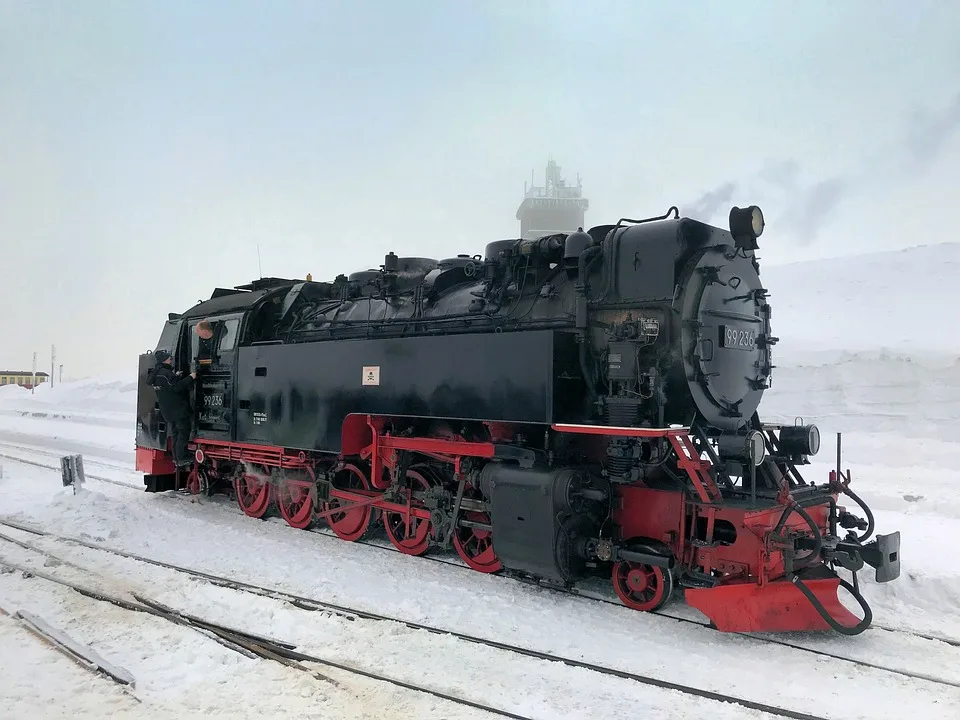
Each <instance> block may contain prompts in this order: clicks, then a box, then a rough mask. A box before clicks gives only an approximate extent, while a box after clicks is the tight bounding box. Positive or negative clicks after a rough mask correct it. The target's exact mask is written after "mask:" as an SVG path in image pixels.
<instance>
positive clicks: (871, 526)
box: [841, 484, 876, 543]
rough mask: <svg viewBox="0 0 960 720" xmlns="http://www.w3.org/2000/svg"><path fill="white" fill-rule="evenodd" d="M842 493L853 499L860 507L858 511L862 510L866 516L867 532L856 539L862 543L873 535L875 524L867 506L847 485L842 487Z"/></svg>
mask: <svg viewBox="0 0 960 720" xmlns="http://www.w3.org/2000/svg"><path fill="white" fill-rule="evenodd" d="M841 489H842V491H843V492H844V493H845V494H847V495H849V496H850V497H851V498H853V501H854V502H855V503H856V504H857V505H859V506H860V509H861V510H863V513H864V515H866V516H867V530H866V532H864V533H863V535H861V536H860V537H858V538H857V541H858V542H860V543H862V542H863V541H864V540H866V539H867V538H868V537H870V536H871V535H873V531H874V529H875V528H876V522H875V521H874V519H873V513H872V512H871V511H870V508H869V507H867V504H866V503H865V502H864V501H863V500H861V499H860V496H859V495H857V494H856V493H855V492H854V491H853V490H851V489H850V486H849V485H846V484H844V485H842V486H841Z"/></svg>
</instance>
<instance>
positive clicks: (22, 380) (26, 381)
mask: <svg viewBox="0 0 960 720" xmlns="http://www.w3.org/2000/svg"><path fill="white" fill-rule="evenodd" d="M49 377H50V376H49V375H47V373H45V372H38V373H37V385H39V384H40V383H44V382H46V381H47V378H49ZM3 385H19V386H20V387H22V388H26V389H27V390H30V389H31V388H32V387H33V373H32V372H28V371H25V370H0V386H3Z"/></svg>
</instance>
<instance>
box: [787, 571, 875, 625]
mask: <svg viewBox="0 0 960 720" xmlns="http://www.w3.org/2000/svg"><path fill="white" fill-rule="evenodd" d="M854 577H856V575H854ZM787 578H788V579H789V580H790V582H792V583H793V584H794V585H796V586H797V588H798V589H799V590H800V592H802V593H803V594H804V595H805V596H806V598H807V600H809V601H810V604H811V605H813V607H814V609H815V610H816V611H817V613H818V614H819V615H820V617H822V618H823V620H824V622H826V623H827V625H829V626H830V627H832V628H833V629H834V630H836V631H837V632H838V633H840V634H841V635H859V634H860V633H862V632H863V631H864V630H866V629H867V628H868V627H870V623H872V622H873V611H872V610H871V609H870V606H869V605H867V601H866V600H864V598H863V595H861V594H860V591H859V590H857V589H856V588H854V587H853V586H852V585H851V584H850V583H848V582H847V581H846V580H844V579H843V578H841V577H837V580H839V581H840V584H841V585H842V586H843V587H845V588H846V589H847V590H849V591H850V594H851V595H853V597H854V599H855V600H856V601H857V604H859V605H860V607H861V608H863V620H861V621H860V622H858V623H857V624H856V625H854V626H853V627H847V626H846V625H841V624H840V623H838V622H837V621H836V620H834V619H833V618H832V617H831V616H830V613H828V612H827V609H826V608H825V607H824V606H823V604H822V603H821V602H820V601H819V600H817V597H816V595H814V594H813V592H812V591H811V590H810V588H808V587H807V586H806V585H805V584H804V582H803V580H801V579H800V578H799V576H797V574H796V573H792V572H790V573H787Z"/></svg>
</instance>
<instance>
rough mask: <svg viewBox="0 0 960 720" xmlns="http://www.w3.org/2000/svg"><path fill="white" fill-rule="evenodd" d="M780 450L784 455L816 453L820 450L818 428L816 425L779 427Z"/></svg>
mask: <svg viewBox="0 0 960 720" xmlns="http://www.w3.org/2000/svg"><path fill="white" fill-rule="evenodd" d="M780 451H781V452H783V453H784V454H786V455H816V454H817V453H818V452H819V451H820V429H819V428H818V427H817V426H816V425H789V426H787V427H784V428H781V429H780Z"/></svg>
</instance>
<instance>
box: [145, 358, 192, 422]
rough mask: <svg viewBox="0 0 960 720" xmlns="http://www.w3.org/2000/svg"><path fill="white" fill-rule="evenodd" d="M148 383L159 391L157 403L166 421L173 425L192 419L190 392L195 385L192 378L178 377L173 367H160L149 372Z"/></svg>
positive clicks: (187, 376) (186, 376)
mask: <svg viewBox="0 0 960 720" xmlns="http://www.w3.org/2000/svg"><path fill="white" fill-rule="evenodd" d="M147 382H148V383H150V384H151V385H152V386H153V389H154V390H156V391H157V402H158V403H159V405H160V413H161V414H162V415H163V419H164V420H165V421H167V422H168V423H172V422H175V421H176V420H183V419H185V418H189V417H190V412H191V408H190V395H189V394H188V391H189V389H190V386H191V384H192V383H193V378H192V377H190V376H189V375H184V376H183V377H177V374H176V373H175V372H174V371H173V368H172V367H170V366H169V365H159V366H158V367H155V368H153V369H152V370H148V371H147Z"/></svg>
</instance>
